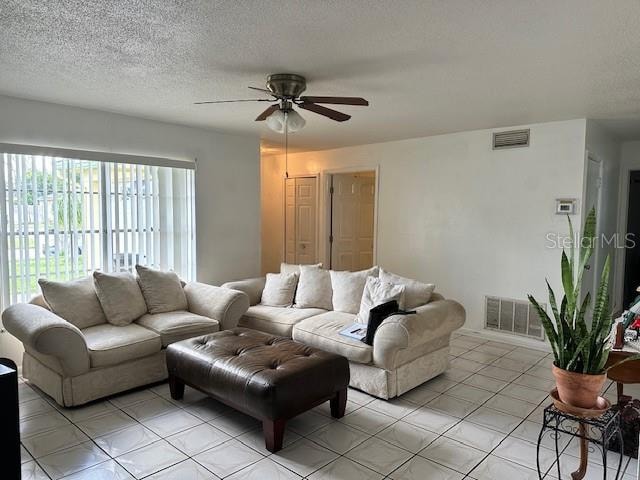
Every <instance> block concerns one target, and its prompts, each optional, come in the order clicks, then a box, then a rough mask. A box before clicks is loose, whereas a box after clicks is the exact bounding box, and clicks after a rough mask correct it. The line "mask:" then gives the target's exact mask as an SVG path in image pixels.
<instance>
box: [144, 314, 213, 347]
mask: <svg viewBox="0 0 640 480" xmlns="http://www.w3.org/2000/svg"><path fill="white" fill-rule="evenodd" d="M136 323H137V324H138V325H142V326H143V327H145V328H148V329H149V330H151V331H153V332H155V333H157V334H158V335H160V337H161V338H162V346H163V347H166V346H167V345H169V344H170V343H173V342H177V341H179V340H184V339H185V338H191V337H197V336H200V335H206V334H208V333H213V332H217V331H218V330H220V324H219V323H218V321H217V320H214V319H213V318H208V317H203V316H201V315H196V314H195V313H191V312H186V311H179V312H164V313H156V314H150V313H147V314H146V315H143V316H142V317H140V318H139V319H138V320H137V321H136Z"/></svg>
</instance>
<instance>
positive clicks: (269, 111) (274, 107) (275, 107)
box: [256, 103, 280, 122]
mask: <svg viewBox="0 0 640 480" xmlns="http://www.w3.org/2000/svg"><path fill="white" fill-rule="evenodd" d="M279 108H280V105H279V104H277V103H276V104H275V105H271V106H270V107H269V108H267V109H266V110H265V111H264V112H262V113H261V114H260V115H258V116H257V117H256V122H261V121H262V120H266V119H267V117H268V116H269V115H271V114H272V113H273V112H275V111H276V110H278V109H279Z"/></svg>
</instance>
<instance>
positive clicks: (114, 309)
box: [93, 272, 147, 326]
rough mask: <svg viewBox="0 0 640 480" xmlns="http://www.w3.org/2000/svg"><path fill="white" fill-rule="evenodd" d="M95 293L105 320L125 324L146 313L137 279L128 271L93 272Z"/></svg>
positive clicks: (119, 324)
mask: <svg viewBox="0 0 640 480" xmlns="http://www.w3.org/2000/svg"><path fill="white" fill-rule="evenodd" d="M93 282H94V284H95V288H96V293H97V294H98V299H99V300H100V305H102V310H104V314H105V316H106V317H107V321H108V322H109V323H111V324H112V325H118V326H125V325H129V324H130V323H131V322H133V321H134V320H136V319H138V318H140V317H141V316H142V315H144V314H145V313H147V304H146V303H145V301H144V297H143V296H142V292H141V291H140V287H139V286H138V281H137V280H136V277H134V276H133V275H132V274H131V273H129V272H119V273H102V272H93Z"/></svg>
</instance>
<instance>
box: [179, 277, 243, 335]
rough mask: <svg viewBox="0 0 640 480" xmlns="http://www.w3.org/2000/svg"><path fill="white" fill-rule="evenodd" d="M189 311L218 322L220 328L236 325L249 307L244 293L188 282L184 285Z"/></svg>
mask: <svg viewBox="0 0 640 480" xmlns="http://www.w3.org/2000/svg"><path fill="white" fill-rule="evenodd" d="M184 293H185V294H186V295H187V302H188V303H189V311H190V312H191V313H195V314H196V315H202V316H203V317H209V318H213V319H214V320H217V321H218V322H220V329H221V330H228V329H230V328H235V327H237V326H238V321H239V320H240V317H241V316H242V315H244V312H246V311H247V309H248V308H249V297H248V296H247V294H246V293H244V292H241V291H239V290H231V289H229V288H222V287H215V286H213V285H208V284H206V283H199V282H190V283H187V285H185V287H184Z"/></svg>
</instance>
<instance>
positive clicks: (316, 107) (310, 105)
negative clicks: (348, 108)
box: [298, 102, 351, 122]
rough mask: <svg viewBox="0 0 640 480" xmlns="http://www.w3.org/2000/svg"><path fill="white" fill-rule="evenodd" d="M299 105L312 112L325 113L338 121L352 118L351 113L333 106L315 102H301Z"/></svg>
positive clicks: (324, 114)
mask: <svg viewBox="0 0 640 480" xmlns="http://www.w3.org/2000/svg"><path fill="white" fill-rule="evenodd" d="M298 107H300V108H303V109H305V110H309V111H310V112H314V113H317V114H319V115H323V116H325V117H329V118H330V119H331V120H335V121H336V122H345V121H347V120H349V119H350V118H351V115H347V114H346V113H342V112H338V111H337V110H333V109H331V108H327V107H323V106H322V105H316V104H315V103H304V102H303V103H299V104H298Z"/></svg>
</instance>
